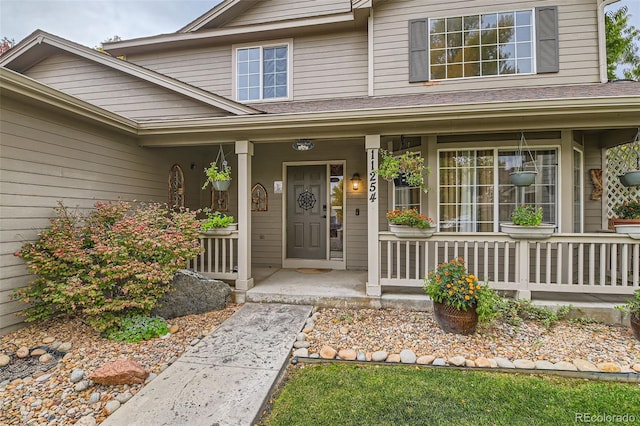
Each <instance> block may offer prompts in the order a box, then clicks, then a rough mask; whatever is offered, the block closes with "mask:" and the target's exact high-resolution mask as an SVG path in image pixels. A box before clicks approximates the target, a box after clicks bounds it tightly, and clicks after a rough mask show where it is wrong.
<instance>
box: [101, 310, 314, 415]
mask: <svg viewBox="0 0 640 426" xmlns="http://www.w3.org/2000/svg"><path fill="white" fill-rule="evenodd" d="M311 309H312V307H311V306H303V305H281V304H255V303H247V304H245V305H243V306H242V307H241V308H240V309H239V310H238V311H237V312H236V313H235V314H234V315H233V316H232V317H231V318H229V319H228V320H226V321H225V322H224V323H222V324H221V325H220V327H218V328H217V329H216V330H214V331H213V332H212V333H211V334H210V335H208V336H207V337H205V338H204V339H202V341H200V343H198V344H197V345H196V346H194V347H193V348H190V349H189V350H187V351H186V352H185V353H184V354H183V355H182V356H181V357H180V358H179V359H178V360H177V361H176V362H175V363H173V364H172V365H171V366H169V368H167V369H166V370H165V371H163V372H162V373H161V374H160V375H159V376H158V377H157V378H156V379H155V380H153V381H152V382H151V383H149V384H148V385H146V386H145V387H144V388H143V389H142V390H141V391H140V392H139V393H138V394H136V395H135V396H134V397H133V398H131V400H129V401H128V402H127V403H126V404H124V405H123V406H122V407H121V408H120V409H118V410H117V411H116V412H115V413H113V414H112V415H111V416H109V417H108V418H107V420H106V421H105V422H103V423H102V425H107V426H114V425H118V426H119V425H203V426H204V425H207V426H212V425H220V426H222V425H251V424H253V423H254V422H255V421H256V420H257V419H258V418H259V416H260V414H261V412H260V411H261V409H262V407H263V405H264V403H265V402H266V400H267V398H268V397H269V394H270V392H271V390H272V387H273V385H274V384H276V382H277V381H278V379H279V377H280V375H281V374H282V372H283V371H284V368H285V367H286V365H287V362H288V361H289V353H290V351H291V349H292V347H293V343H294V341H295V340H296V336H297V334H298V333H299V332H300V331H301V330H302V328H303V326H304V323H305V320H306V319H307V317H308V316H309V315H310V314H311Z"/></svg>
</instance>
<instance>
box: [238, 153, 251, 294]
mask: <svg viewBox="0 0 640 426" xmlns="http://www.w3.org/2000/svg"><path fill="white" fill-rule="evenodd" d="M236 155H237V156H238V278H237V279H236V290H237V291H239V292H240V294H236V302H237V303H243V302H244V299H245V295H244V292H246V291H247V290H249V289H250V288H252V287H253V277H251V208H250V207H251V203H250V199H251V157H252V156H253V144H252V143H251V142H249V141H236Z"/></svg>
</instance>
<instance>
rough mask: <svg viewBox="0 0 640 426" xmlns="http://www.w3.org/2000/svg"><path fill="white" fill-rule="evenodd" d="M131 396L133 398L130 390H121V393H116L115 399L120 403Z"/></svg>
mask: <svg viewBox="0 0 640 426" xmlns="http://www.w3.org/2000/svg"><path fill="white" fill-rule="evenodd" d="M131 398H133V395H132V394H131V392H128V391H127V392H123V393H119V394H118V395H116V398H115V399H116V401H118V402H119V403H120V404H124V403H125V402H127V401H128V400H130V399H131Z"/></svg>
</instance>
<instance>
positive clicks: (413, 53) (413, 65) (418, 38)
mask: <svg viewBox="0 0 640 426" xmlns="http://www.w3.org/2000/svg"><path fill="white" fill-rule="evenodd" d="M428 22H429V20H428V19H427V18H423V19H413V20H411V21H409V82H410V83H417V82H420V81H428V80H429V46H428V42H427V25H428Z"/></svg>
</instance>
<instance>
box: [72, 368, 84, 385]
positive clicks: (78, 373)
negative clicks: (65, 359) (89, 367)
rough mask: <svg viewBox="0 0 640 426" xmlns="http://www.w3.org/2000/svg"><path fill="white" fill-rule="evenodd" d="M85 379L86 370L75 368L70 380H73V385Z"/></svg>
mask: <svg viewBox="0 0 640 426" xmlns="http://www.w3.org/2000/svg"><path fill="white" fill-rule="evenodd" d="M83 378H84V370H83V369H81V368H74V369H73V371H72V372H71V377H70V378H69V380H71V383H78V382H79V381H80V380H82V379H83Z"/></svg>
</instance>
